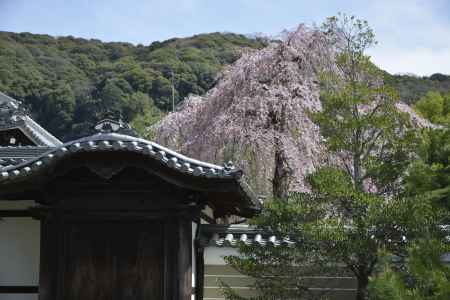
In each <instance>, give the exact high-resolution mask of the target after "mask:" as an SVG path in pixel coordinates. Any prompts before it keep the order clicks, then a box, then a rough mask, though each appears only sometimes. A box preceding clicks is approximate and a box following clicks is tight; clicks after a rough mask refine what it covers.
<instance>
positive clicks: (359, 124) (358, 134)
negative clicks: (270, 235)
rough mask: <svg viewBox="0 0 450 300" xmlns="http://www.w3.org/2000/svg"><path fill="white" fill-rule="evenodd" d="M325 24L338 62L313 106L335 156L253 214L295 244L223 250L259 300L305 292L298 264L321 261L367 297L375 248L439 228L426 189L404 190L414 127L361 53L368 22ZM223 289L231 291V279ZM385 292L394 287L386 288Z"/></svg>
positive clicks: (392, 248) (399, 250)
mask: <svg viewBox="0 0 450 300" xmlns="http://www.w3.org/2000/svg"><path fill="white" fill-rule="evenodd" d="M322 30H323V32H325V33H326V34H327V35H328V36H329V38H330V40H331V41H332V42H334V43H335V46H334V47H335V49H336V52H337V55H336V68H331V69H330V70H327V69H325V70H323V72H322V73H321V76H320V77H321V78H320V82H321V103H322V109H321V110H320V111H310V115H311V117H312V119H313V121H315V122H316V124H318V125H319V127H320V132H321V134H322V136H323V137H324V138H325V145H326V146H327V148H328V150H329V151H330V152H331V153H332V154H333V155H334V157H335V158H337V160H338V161H336V162H332V163H331V164H330V166H327V167H322V168H320V169H318V170H317V171H316V172H315V173H313V174H311V175H310V176H309V177H308V178H307V182H308V184H309V186H310V188H311V192H310V193H309V194H302V195H298V196H297V197H290V198H288V199H284V201H282V200H274V201H273V203H269V204H268V205H267V206H266V211H265V212H264V213H263V214H262V215H261V216H260V217H258V218H257V219H256V221H255V222H256V224H257V225H258V226H259V227H260V228H262V229H264V230H266V231H268V232H274V233H276V234H277V235H279V236H289V237H292V238H293V239H294V240H295V241H296V243H295V244H294V246H293V247H292V248H288V249H287V250H286V249H284V248H283V247H280V248H264V249H258V248H257V247H249V246H246V245H242V246H241V247H240V253H241V256H240V257H230V258H228V259H227V260H228V262H229V263H230V264H231V265H232V266H234V267H235V268H236V269H238V270H239V271H241V272H243V273H244V274H247V275H250V276H252V277H255V278H257V280H256V283H255V288H256V289H257V290H258V291H260V292H261V293H262V298H261V299H273V297H274V295H282V296H281V297H280V298H286V299H288V298H295V297H297V298H299V299H302V298H308V297H310V296H311V295H308V292H309V290H308V289H307V288H306V287H307V285H306V284H305V283H304V282H302V281H301V280H300V279H299V278H302V273H301V272H305V271H306V272H307V274H308V271H310V270H309V268H312V269H313V270H312V271H313V272H316V275H317V274H323V272H326V273H330V271H332V270H330V269H327V268H323V267H324V266H337V265H339V264H344V265H345V270H346V271H347V272H350V273H351V274H352V275H353V276H355V277H356V279H357V299H358V300H365V299H369V295H368V289H367V288H368V284H369V278H370V277H371V276H373V275H374V274H375V273H376V271H377V269H376V267H377V265H378V263H379V259H380V256H379V253H380V251H389V253H392V254H394V255H396V257H399V258H403V257H405V256H407V255H408V251H407V249H408V246H409V245H411V243H412V242H413V241H415V240H417V239H420V238H429V237H434V236H435V235H436V236H437V235H438V229H437V224H438V222H439V221H440V220H441V219H440V214H439V211H437V210H435V206H434V205H433V202H432V200H431V198H430V197H424V196H423V195H422V194H419V193H416V194H414V193H405V186H404V185H403V183H404V181H403V180H402V179H403V178H404V177H405V175H406V174H407V170H408V168H409V165H410V163H411V160H412V159H413V158H415V156H416V154H415V152H416V151H417V150H418V149H419V145H420V143H419V142H420V137H421V136H420V135H419V132H418V131H417V130H415V128H414V127H413V126H412V124H411V120H410V117H409V116H407V115H406V114H404V113H402V112H400V111H399V109H397V107H396V105H395V104H396V102H397V100H398V97H397V94H396V93H395V91H394V90H393V89H392V88H391V87H389V86H387V85H384V84H383V76H384V75H383V73H382V72H380V71H379V69H378V68H377V67H375V66H374V65H373V64H372V63H371V62H370V59H369V57H367V56H366V55H365V50H366V49H367V48H368V47H370V46H372V45H373V44H375V40H374V34H373V32H372V30H371V29H370V27H369V26H368V24H367V22H365V21H361V20H358V19H356V18H355V17H348V16H345V15H341V16H339V18H336V17H332V18H329V19H328V20H327V21H326V22H325V23H324V25H323V27H322ZM293 266H295V267H293ZM299 266H301V267H299ZM304 266H306V267H304ZM318 271H321V272H318ZM296 272H297V273H296ZM275 274H278V275H279V276H281V277H282V278H283V279H280V278H278V279H276V278H275V277H276V276H275ZM389 276H390V277H389ZM389 276H388V275H386V278H385V282H391V283H392V282H396V276H397V275H395V274H394V275H389ZM380 289H381V288H380ZM225 291H226V292H227V293H228V294H227V295H228V296H230V297H231V298H232V299H233V297H234V296H236V293H234V292H233V291H232V290H231V289H230V288H227V287H225ZM383 296H386V297H394V298H395V297H397V296H398V295H397V294H395V293H391V294H388V291H386V293H384V294H383ZM398 297H400V296H398ZM236 299H239V298H236ZM399 299H400V298H399Z"/></svg>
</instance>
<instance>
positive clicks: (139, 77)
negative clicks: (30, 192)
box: [0, 32, 265, 140]
mask: <svg viewBox="0 0 450 300" xmlns="http://www.w3.org/2000/svg"><path fill="white" fill-rule="evenodd" d="M264 46H265V42H264V41H263V40H260V39H249V38H247V37H245V36H243V35H238V34H232V33H211V34H201V35H196V36H193V37H190V38H185V39H170V40H167V41H164V42H154V43H152V44H151V45H149V46H143V45H137V46H134V45H132V44H128V43H102V42H101V41H99V40H92V39H91V40H86V39H81V38H74V37H70V36H69V37H59V38H55V37H51V36H48V35H36V34H30V33H19V34H17V33H10V32H0V91H3V92H4V93H6V94H8V95H10V96H12V97H14V98H16V99H19V100H21V101H23V103H24V104H25V106H26V107H27V109H28V110H29V111H30V112H31V113H32V115H33V117H34V118H35V119H36V121H38V122H39V123H40V124H41V125H43V126H44V127H45V128H47V129H48V130H49V131H50V132H52V133H53V134H55V135H56V136H58V137H60V138H61V139H63V140H68V139H72V138H75V137H77V136H81V135H85V134H87V133H89V131H90V130H91V128H92V126H93V124H94V123H95V122H96V121H98V119H100V118H103V117H105V116H107V115H110V114H120V115H121V116H122V118H123V119H124V120H126V121H128V122H134V123H136V124H135V126H137V127H139V126H144V125H145V124H146V123H149V122H150V123H151V122H152V121H154V120H158V119H159V118H160V117H161V116H162V115H163V114H164V112H166V111H168V110H170V109H172V92H174V99H175V105H176V104H177V103H179V102H180V101H181V100H182V99H183V98H184V97H186V96H187V95H189V94H191V93H193V94H203V93H205V91H207V90H208V89H210V88H211V87H212V86H213V85H214V82H215V77H216V75H217V73H218V72H219V71H220V70H221V68H222V67H223V66H224V65H226V64H230V63H232V62H234V61H235V60H236V59H237V58H238V57H239V55H240V53H241V50H242V49H244V48H262V47H264ZM172 83H173V86H174V87H175V88H174V91H172Z"/></svg>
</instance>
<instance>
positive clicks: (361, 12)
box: [0, 0, 450, 75]
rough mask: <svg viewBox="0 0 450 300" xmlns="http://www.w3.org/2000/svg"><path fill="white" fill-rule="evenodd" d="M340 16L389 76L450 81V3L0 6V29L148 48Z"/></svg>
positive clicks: (168, 1) (12, 0)
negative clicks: (364, 37) (354, 24)
mask: <svg viewBox="0 0 450 300" xmlns="http://www.w3.org/2000/svg"><path fill="white" fill-rule="evenodd" d="M337 12H345V13H348V14H355V15H356V16H358V17H360V18H364V19H366V20H368V21H369V24H370V25H371V26H372V27H373V28H374V30H375V33H376V35H377V39H378V41H379V45H378V46H376V47H375V48H374V49H372V50H371V54H372V56H373V60H374V61H375V63H376V64H378V65H379V66H381V67H382V68H384V69H385V70H387V71H389V72H392V73H399V72H400V73H406V72H411V73H416V74H419V75H430V74H432V73H435V72H441V73H446V74H450V0H422V1H419V0H390V1H389V0H378V1H370V0H360V1H352V0H349V1H337V0H336V1H322V0H59V1H58V0H0V30H2V31H13V32H33V33H45V34H50V35H54V36H65V35H73V36H76V37H84V38H97V39H101V40H103V41H125V42H131V43H135V44H137V43H142V44H144V45H148V44H149V43H151V42H152V41H155V40H165V39H168V38H172V37H185V36H190V35H193V34H198V33H204V32H214V31H229V32H236V33H244V34H248V33H256V32H262V33H265V34H270V35H273V34H277V33H279V32H280V31H281V30H283V29H286V28H287V29H289V28H294V27H295V26H296V25H298V24H299V23H306V24H312V23H313V22H315V23H320V22H322V21H323V20H324V18H326V17H327V16H331V15H335V14H336V13H337Z"/></svg>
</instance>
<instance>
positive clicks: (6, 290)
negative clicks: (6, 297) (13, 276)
mask: <svg viewBox="0 0 450 300" xmlns="http://www.w3.org/2000/svg"><path fill="white" fill-rule="evenodd" d="M0 294H39V286H37V285H21V286H18V285H17V286H16V285H11V286H8V285H3V286H0Z"/></svg>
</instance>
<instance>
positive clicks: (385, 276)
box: [369, 239, 450, 300]
mask: <svg viewBox="0 0 450 300" xmlns="http://www.w3.org/2000/svg"><path fill="white" fill-rule="evenodd" d="M449 251H450V248H449V247H448V245H445V244H443V243H442V242H441V241H440V240H436V239H432V240H420V241H417V242H416V243H414V244H412V245H411V246H410V247H409V248H408V257H407V260H406V263H405V264H404V266H403V267H402V268H398V266H397V265H396V264H395V263H392V261H395V259H394V257H393V256H392V255H390V254H389V253H384V254H383V256H384V260H383V263H382V264H380V269H381V272H379V273H378V274H377V275H376V276H374V277H373V278H371V280H370V285H369V290H370V295H371V296H370V299H371V300H385V299H392V300H397V299H398V300H447V299H449V298H450V285H449V282H450V267H449V266H448V265H445V263H444V262H443V261H442V257H443V255H444V254H445V253H448V252H449Z"/></svg>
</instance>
